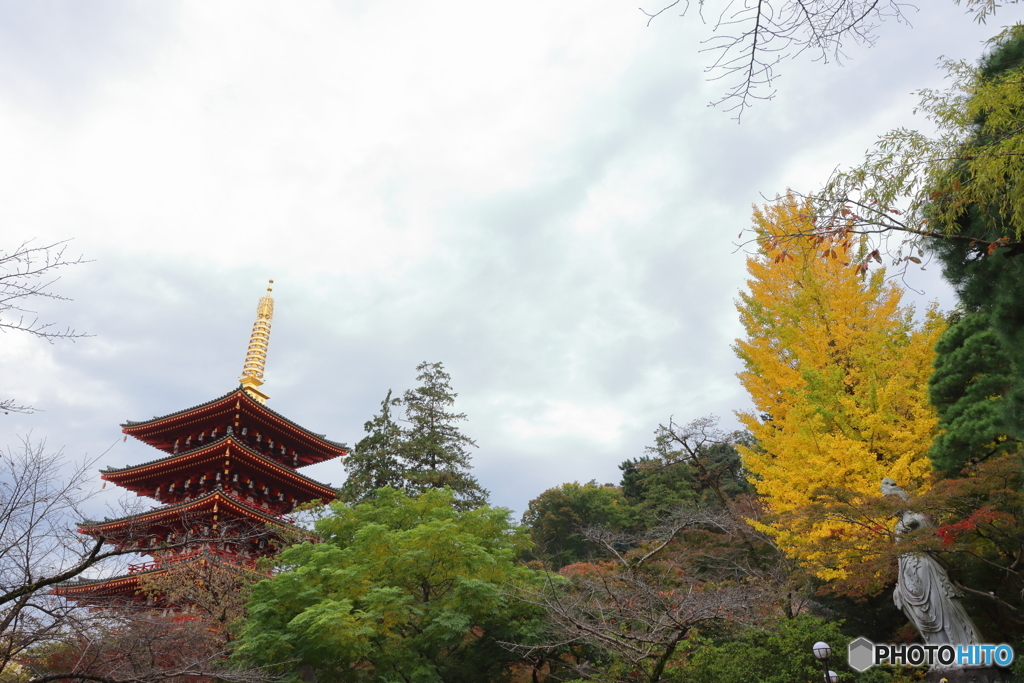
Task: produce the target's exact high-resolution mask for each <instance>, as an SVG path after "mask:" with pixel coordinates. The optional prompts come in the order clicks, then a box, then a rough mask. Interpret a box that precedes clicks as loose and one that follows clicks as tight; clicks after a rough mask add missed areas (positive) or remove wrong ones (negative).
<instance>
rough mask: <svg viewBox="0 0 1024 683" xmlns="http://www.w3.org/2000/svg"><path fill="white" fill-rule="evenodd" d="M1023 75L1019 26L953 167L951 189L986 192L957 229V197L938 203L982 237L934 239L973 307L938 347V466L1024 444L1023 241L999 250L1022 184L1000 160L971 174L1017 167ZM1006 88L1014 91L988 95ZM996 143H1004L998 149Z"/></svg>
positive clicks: (1009, 238) (1014, 225) (996, 58)
mask: <svg viewBox="0 0 1024 683" xmlns="http://www.w3.org/2000/svg"><path fill="white" fill-rule="evenodd" d="M1022 81H1024V26H1015V27H1012V28H1011V29H1009V30H1007V31H1006V32H1005V33H1004V34H1002V35H1001V36H1000V38H999V41H997V43H996V49H995V50H994V51H993V52H992V53H991V54H989V55H988V57H986V58H985V59H984V60H983V61H982V63H981V65H980V68H979V69H978V82H979V84H980V86H979V88H978V89H976V90H975V91H974V92H973V93H972V100H973V103H972V105H971V106H970V107H969V108H968V109H969V110H970V111H971V112H973V113H974V114H975V116H974V120H973V125H972V130H973V131H974V133H973V135H972V136H971V137H970V138H969V139H968V140H967V141H966V142H965V143H964V144H963V145H962V147H961V150H962V151H961V154H960V155H959V157H960V158H962V159H963V160H964V161H961V162H960V163H959V164H958V165H957V166H955V167H954V168H953V169H951V171H950V172H949V177H950V180H949V183H948V184H949V185H952V186H957V187H961V186H973V185H979V186H983V187H986V188H987V191H988V194H987V195H985V196H984V197H982V198H974V197H970V198H968V199H967V200H963V199H961V200H959V202H960V203H959V206H961V207H963V208H962V209H961V211H962V213H960V214H959V215H958V218H957V219H956V221H955V223H954V224H950V225H945V224H942V221H943V219H944V217H945V215H946V214H945V213H943V212H942V211H941V209H942V208H943V206H944V205H946V204H949V203H951V202H953V201H955V200H956V198H955V197H953V198H949V197H946V196H944V195H941V194H940V195H937V196H936V199H935V206H936V208H935V210H934V211H933V213H934V215H933V220H934V221H935V222H936V223H939V226H938V227H940V228H942V229H944V230H946V231H947V232H950V233H953V234H961V235H971V236H978V237H979V240H956V239H949V240H938V241H935V242H933V243H931V247H932V248H933V249H934V250H935V252H936V253H937V254H938V256H939V259H940V261H941V262H942V272H943V275H945V277H946V279H947V280H949V281H950V282H951V283H952V284H953V286H954V287H955V288H956V291H957V294H958V295H959V298H960V302H961V305H962V307H963V308H964V310H965V313H966V314H965V316H964V318H963V320H962V321H960V323H958V324H957V325H955V326H954V327H953V328H951V329H950V330H949V332H947V334H946V336H945V338H944V339H943V342H942V343H940V344H939V346H938V347H937V352H938V357H937V358H936V362H935V376H934V377H933V379H932V382H931V386H932V400H933V401H934V402H935V405H936V407H937V408H938V410H939V418H940V427H942V428H943V429H944V430H945V431H946V433H945V434H944V435H943V437H941V438H940V439H939V440H938V441H936V443H935V446H934V448H933V449H932V453H931V456H932V458H933V461H934V463H935V466H936V467H938V468H940V469H945V470H950V469H955V468H957V467H961V466H963V465H966V464H968V463H969V462H970V461H976V460H979V459H984V458H985V457H988V456H990V455H993V454H995V453H998V452H1005V451H1008V450H1015V449H1017V448H1019V445H1018V444H1019V442H1020V440H1024V306H1022V305H1021V302H1022V301H1024V257H1022V253H1024V249H1022V248H1021V246H1020V245H1019V244H1017V245H1012V244H1009V245H1008V246H999V245H1000V244H1005V243H1012V242H1013V241H1015V240H1016V239H1018V238H1019V236H1020V235H1021V233H1022V231H1024V208H1021V207H1022V204H1021V202H1022V197H1024V181H1022V180H1021V174H1020V169H1019V168H1016V169H1010V168H1003V167H1002V166H999V167H998V168H997V170H998V171H999V172H994V173H991V174H989V176H988V177H986V182H984V183H982V182H980V181H979V180H978V179H976V178H973V177H972V169H971V167H970V164H971V163H980V162H976V161H974V160H976V159H981V160H990V161H986V163H990V164H997V163H1002V164H1008V163H1011V164H1012V163H1016V164H1020V161H1019V160H1020V158H1021V150H1022V149H1024V133H1021V127H1020V123H1021V117H1022V116H1024V101H1021V98H1020V92H1021V89H1020V83H1021V82H1022ZM1001 85H1005V86H1007V87H1009V88H1010V90H1008V91H1007V92H1012V93H1015V94H1016V97H1010V96H1008V95H1007V96H1004V97H1001V98H999V99H994V98H993V97H991V96H990V95H986V93H987V92H988V90H992V89H995V88H999V87H1000V86H1001ZM995 145H1000V146H1001V147H1000V148H999V149H998V150H997V151H996V152H993V151H992V150H993V149H995V147H994V146H995ZM1011 145H1015V147H1011ZM1004 148H1005V149H1004ZM983 200H984V201H983ZM1014 207H1018V208H1014ZM981 240H987V242H985V243H982V241H981Z"/></svg>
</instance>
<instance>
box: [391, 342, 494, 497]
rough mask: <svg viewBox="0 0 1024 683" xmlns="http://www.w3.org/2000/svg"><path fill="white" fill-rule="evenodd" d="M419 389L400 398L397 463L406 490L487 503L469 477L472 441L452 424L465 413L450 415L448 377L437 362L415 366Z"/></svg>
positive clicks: (451, 394) (452, 399) (452, 398)
mask: <svg viewBox="0 0 1024 683" xmlns="http://www.w3.org/2000/svg"><path fill="white" fill-rule="evenodd" d="M416 371H417V372H418V373H419V374H418V375H417V376H416V379H417V381H419V382H420V386H419V387H418V388H416V389H410V390H408V391H406V392H405V395H404V396H403V397H402V404H403V405H404V406H405V422H406V423H407V424H408V426H407V427H405V428H404V429H403V430H402V441H401V444H400V446H399V449H398V452H399V455H400V457H401V459H402V465H403V468H404V475H405V479H406V490H407V492H408V493H409V494H410V495H419V494H420V493H422V492H424V491H426V490H428V489H440V488H444V487H446V486H447V487H449V488H451V490H452V491H453V492H454V493H455V497H456V500H457V501H458V502H459V504H460V505H462V506H464V507H476V506H479V505H483V504H484V503H486V502H487V496H488V492H487V491H486V490H484V489H483V488H482V487H481V486H480V484H479V482H477V480H476V479H475V478H474V477H473V476H472V475H470V474H469V472H468V470H469V469H470V468H471V467H472V465H470V464H469V457H470V456H469V448H476V447H477V445H476V442H475V441H473V439H471V438H469V437H468V436H466V435H465V434H463V433H462V432H461V431H460V430H459V427H458V423H459V422H462V421H464V420H465V419H466V414H465V413H455V412H452V406H454V404H455V398H456V396H458V394H456V393H455V392H454V391H452V387H451V384H450V381H451V376H450V375H449V374H448V373H447V372H445V371H444V366H443V365H442V364H441V363H427V362H426V361H424V362H423V363H420V364H419V365H418V366H416Z"/></svg>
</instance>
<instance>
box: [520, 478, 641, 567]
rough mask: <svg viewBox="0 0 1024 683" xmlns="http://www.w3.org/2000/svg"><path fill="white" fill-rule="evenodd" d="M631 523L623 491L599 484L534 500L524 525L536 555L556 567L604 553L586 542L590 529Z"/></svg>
mask: <svg viewBox="0 0 1024 683" xmlns="http://www.w3.org/2000/svg"><path fill="white" fill-rule="evenodd" d="M632 524H633V510H632V509H631V508H630V506H629V504H628V503H627V502H626V499H625V497H624V496H623V493H622V490H621V489H620V488H619V487H617V486H602V485H600V484H598V483H597V482H596V481H590V482H588V483H586V484H580V483H578V482H572V483H569V484H562V485H561V486H556V487H555V488H551V489H548V490H547V491H545V492H544V493H542V494H540V495H539V496H537V497H536V498H534V499H533V500H531V501H530V506H529V508H528V509H527V510H526V512H525V513H524V514H523V525H524V526H527V527H529V529H530V535H531V536H532V537H533V542H534V546H535V547H534V552H535V553H536V554H537V555H539V556H540V557H542V558H544V559H546V560H549V561H550V562H551V563H552V564H553V566H554V567H556V568H557V567H561V566H564V565H567V564H573V563H574V562H583V561H586V560H589V559H592V558H594V557H597V556H601V555H602V554H603V550H604V549H603V548H602V547H601V546H600V545H598V544H595V543H593V542H592V541H589V540H587V537H586V533H585V532H586V530H587V529H589V528H591V527H598V526H603V527H607V528H611V529H621V528H629V527H630V526H632Z"/></svg>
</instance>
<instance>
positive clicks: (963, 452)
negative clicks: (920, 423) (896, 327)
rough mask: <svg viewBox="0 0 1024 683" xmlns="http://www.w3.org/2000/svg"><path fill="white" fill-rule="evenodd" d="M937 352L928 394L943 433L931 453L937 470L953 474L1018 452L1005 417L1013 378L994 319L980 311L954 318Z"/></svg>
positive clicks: (938, 344)
mask: <svg viewBox="0 0 1024 683" xmlns="http://www.w3.org/2000/svg"><path fill="white" fill-rule="evenodd" d="M935 352H936V357H935V372H934V374H933V375H932V377H931V379H930V380H929V381H928V390H929V393H930V395H931V401H932V404H934V405H935V407H936V409H937V410H938V413H939V426H940V427H941V428H942V430H943V431H942V433H941V434H940V435H939V436H938V437H936V439H935V441H934V443H933V444H932V448H931V451H930V452H929V453H928V455H929V457H930V458H931V459H932V462H933V463H934V464H935V467H936V468H937V469H940V470H946V471H955V470H959V469H960V468H962V467H964V466H965V465H967V464H968V463H970V462H980V461H982V460H985V459H987V458H989V457H991V456H993V455H997V454H999V453H1004V452H1007V451H1009V450H1011V449H1015V448H1016V447H1017V443H1018V442H1017V440H1016V439H1014V438H1012V437H1010V436H1009V432H1010V431H1011V428H1010V425H1009V424H1008V423H1007V413H1006V403H1007V401H1006V395H1007V394H1008V393H1009V390H1010V388H1011V387H1012V386H1013V382H1014V381H1015V379H1014V374H1015V373H1014V371H1013V366H1012V364H1011V363H1010V361H1009V359H1008V358H1007V356H1006V354H1005V353H1004V351H1003V345H1002V342H1001V340H1000V338H999V336H998V335H997V334H996V332H995V329H994V328H993V325H992V320H991V318H990V316H989V315H988V314H987V313H985V312H983V311H976V312H973V313H967V314H965V315H962V316H960V318H959V319H958V320H956V319H955V320H954V321H953V322H952V324H951V325H950V327H949V329H947V330H946V332H945V333H944V334H943V335H942V337H941V338H940V339H939V342H938V343H937V344H936V345H935Z"/></svg>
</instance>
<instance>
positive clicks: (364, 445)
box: [339, 389, 405, 504]
mask: <svg viewBox="0 0 1024 683" xmlns="http://www.w3.org/2000/svg"><path fill="white" fill-rule="evenodd" d="M400 405H401V400H400V399H397V398H391V390H390V389H389V390H388V395H387V396H385V397H384V400H383V401H381V404H380V414H379V415H375V416H374V417H373V419H371V420H369V421H368V422H366V424H364V425H363V428H364V429H365V430H366V436H365V437H364V438H363V439H362V440H361V441H360V442H359V443H357V444H356V447H355V448H354V449H353V451H352V453H351V454H349V456H348V458H347V459H346V460H345V471H346V472H348V479H346V480H345V483H344V485H342V487H341V494H340V496H339V497H340V498H341V500H343V501H345V502H346V503H353V504H354V503H362V502H365V501H367V500H369V499H372V498H373V497H374V495H375V492H376V491H377V489H379V488H382V487H384V486H391V487H393V488H399V489H400V488H404V487H405V474H404V471H405V468H404V467H403V466H402V464H401V462H400V461H399V455H398V452H399V447H400V445H401V443H402V429H401V428H400V427H399V425H398V424H397V423H396V422H395V421H394V420H392V419H391V408H392V407H393V406H400Z"/></svg>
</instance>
